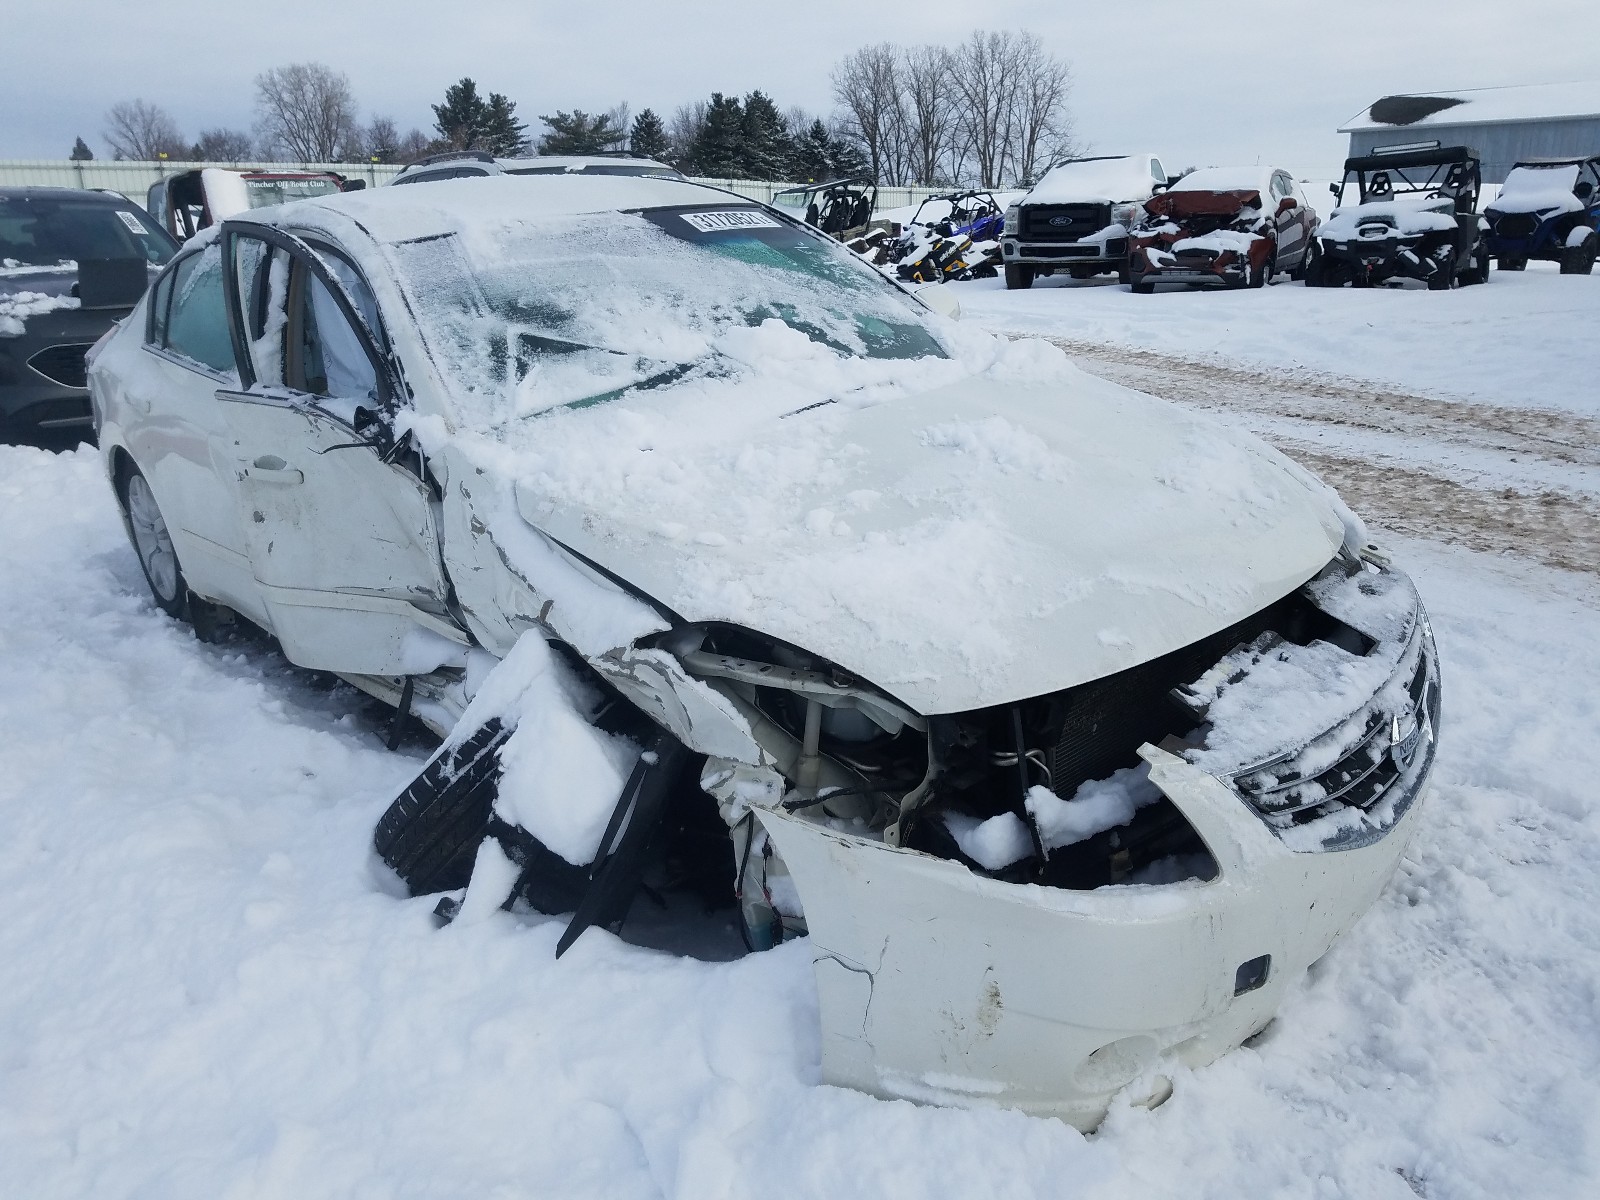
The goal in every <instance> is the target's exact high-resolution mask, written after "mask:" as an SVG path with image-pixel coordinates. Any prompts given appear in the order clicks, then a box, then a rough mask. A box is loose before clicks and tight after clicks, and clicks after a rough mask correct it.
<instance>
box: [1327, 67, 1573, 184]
mask: <svg viewBox="0 0 1600 1200" xmlns="http://www.w3.org/2000/svg"><path fill="white" fill-rule="evenodd" d="M1339 132H1340V133H1347V134H1349V135H1350V154H1351V156H1355V155H1364V154H1371V153H1373V152H1374V151H1375V150H1381V149H1383V148H1384V147H1386V146H1405V145H1415V144H1417V143H1433V142H1439V143H1442V144H1444V145H1452V146H1459V145H1466V146H1471V147H1472V148H1473V149H1474V150H1476V151H1478V153H1479V154H1480V155H1481V156H1482V159H1483V181H1484V182H1485V183H1503V182H1505V177H1506V172H1508V171H1510V170H1511V168H1512V166H1513V165H1514V164H1515V163H1516V162H1517V161H1518V160H1519V159H1525V158H1566V157H1570V156H1574V155H1580V154H1600V82H1594V83H1537V84H1528V85H1525V86H1522V87H1499V88H1471V89H1468V90H1466V91H1459V92H1425V93H1424V92H1419V93H1410V94H1406V95H1399V96H1385V97H1383V99H1381V100H1375V101H1374V102H1373V103H1372V104H1371V105H1370V106H1369V107H1368V108H1366V109H1365V110H1363V111H1362V112H1361V113H1360V114H1358V115H1357V116H1355V117H1353V118H1351V119H1350V120H1349V121H1347V122H1346V123H1345V124H1344V125H1342V126H1341V127H1340V128H1339Z"/></svg>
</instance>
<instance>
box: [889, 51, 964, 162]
mask: <svg viewBox="0 0 1600 1200" xmlns="http://www.w3.org/2000/svg"><path fill="white" fill-rule="evenodd" d="M900 78H901V80H902V81H903V83H904V86H905V125H906V143H907V157H908V163H907V169H908V174H909V175H910V178H911V181H912V182H915V183H924V184H933V183H936V182H937V181H938V179H939V176H940V172H941V168H943V167H944V166H945V165H946V163H947V160H948V158H949V156H950V152H951V150H952V149H953V146H954V132H955V130H954V126H955V112H954V106H953V105H952V104H951V90H952V88H953V86H954V85H953V84H952V82H951V79H950V51H949V50H947V49H945V48H944V47H943V46H912V47H910V48H909V49H907V50H905V51H904V52H903V57H902V60H901V68H900ZM953 174H954V173H952V177H953Z"/></svg>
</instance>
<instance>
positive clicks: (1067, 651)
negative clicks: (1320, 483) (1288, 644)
mask: <svg viewBox="0 0 1600 1200" xmlns="http://www.w3.org/2000/svg"><path fill="white" fill-rule="evenodd" d="M1068 370H1069V371H1070V374H1069V375H1067V377H1066V384H1067V386H1062V384H1061V383H1060V382H1057V383H1053V384H1049V385H1037V384H1015V383H1009V382H1004V381H999V380H995V379H992V378H981V377H978V378H969V379H966V380H964V381H961V382H957V383H954V384H947V385H945V386H941V387H937V388H935V389H934V390H931V391H926V392H923V393H922V394H919V395H910V396H901V397H898V398H894V399H890V400H886V401H882V402H879V403H871V404H863V405H861V406H858V407H849V406H847V405H846V404H845V403H844V402H843V401H840V402H832V403H824V404H823V405H821V406H820V407H814V408H810V409H808V410H806V411H802V412H796V413H792V414H789V415H785V416H778V415H776V414H773V415H770V416H766V417H762V418H760V419H758V420H750V419H743V420H741V419H740V417H739V415H738V414H730V420H729V421H728V422H727V424H726V431H725V432H723V431H722V430H719V431H718V433H716V434H714V435H712V436H710V437H707V436H706V435H705V426H704V424H703V423H702V422H700V421H698V420H696V419H694V414H689V415H688V416H681V417H679V418H678V419H672V417H671V415H670V408H671V404H670V403H669V401H667V400H666V399H665V398H658V399H656V400H654V401H647V402H643V403H641V404H640V405H637V406H634V405H630V406H629V407H627V408H622V407H619V406H615V405H607V406H602V407H601V408H597V409H592V410H589V412H588V413H587V414H582V413H570V414H562V415H561V417H560V418H559V419H558V420H556V421H545V420H541V421H540V422H539V423H538V424H539V425H540V426H541V427H542V430H543V434H544V436H542V437H541V439H540V440H541V442H543V443H545V447H546V448H545V449H544V450H541V451H539V452H537V453H536V454H535V455H533V456H526V457H522V458H520V460H519V461H518V462H516V463H504V462H503V463H502V465H501V467H500V469H501V470H504V471H505V473H506V474H508V475H515V476H517V477H518V482H517V483H516V485H515V496H516V506H517V509H518V511H519V512H520V514H521V516H522V518H523V519H524V520H526V521H527V522H529V523H530V524H532V525H534V526H536V527H538V528H539V529H541V530H543V531H544V532H545V533H546V534H547V535H549V536H550V537H552V538H555V539H556V540H558V541H560V542H561V543H563V544H565V545H566V546H568V547H570V548H571V549H573V550H575V551H577V552H578V553H580V554H582V555H584V556H585V557H587V558H589V559H591V560H592V561H594V562H596V563H598V564H599V565H601V566H602V567H604V568H605V569H606V570H608V571H610V572H611V573H613V574H614V575H616V576H617V577H619V578H621V579H623V580H626V581H627V582H628V583H629V584H631V585H632V586H633V587H635V588H637V589H638V590H640V591H641V592H643V593H645V594H646V595H648V596H650V597H652V598H654V599H655V600H657V601H659V602H660V603H662V604H664V605H666V606H667V607H669V608H670V609H672V610H673V611H674V612H675V613H676V614H677V615H678V616H680V617H682V618H684V619H686V620H689V621H724V622H730V623H733V624H736V625H741V626H744V627H746V628H749V629H753V630H756V631H760V632H763V633H765V634H768V635H770V636H772V637H775V638H779V639H782V640H784V641H787V642H790V643H792V644H795V645H799V646H801V647H804V648H805V649H807V650H810V651H812V652H814V653H817V654H820V655H823V656H825V657H826V658H828V659H830V660H832V661H833V662H835V663H837V664H838V665H839V666H841V667H843V668H845V669H846V670H848V671H850V672H852V673H853V674H855V675H857V676H859V677H861V678H863V679H866V680H868V681H870V682H872V683H875V684H877V685H878V686H879V687H882V688H884V689H885V690H886V691H888V692H890V693H891V694H893V695H895V696H897V697H898V698H899V699H900V700H902V701H903V702H905V703H906V704H907V705H909V706H911V707H912V708H914V709H916V710H918V711H920V712H923V713H928V714H933V713H944V712H960V711H965V710H969V709H975V708H981V707H986V706H989V705H994V704H1000V703H1005V702H1008V701H1012V700H1017V699H1020V698H1023V697H1028V696H1035V695H1041V694H1045V693H1048V692H1052V691H1055V690H1059V689H1061V688H1065V687H1070V686H1072V685H1075V684H1078V683H1082V682H1085V681H1087V680H1091V679H1096V678H1099V677H1102V676H1105V675H1108V674H1111V673H1113V672H1116V671H1120V670H1123V669H1125V668H1127V667H1129V666H1133V665H1135V664H1138V663H1140V662H1144V661H1146V660H1149V659H1151V658H1154V657H1157V656H1159V655H1161V654H1164V653H1167V652H1168V651H1171V650H1174V649H1177V648H1179V647H1182V646H1185V645H1187V644H1189V643H1192V642H1194V641H1196V640H1198V639H1200V638H1202V637H1205V636H1206V635H1208V634H1211V633H1214V632H1215V631H1217V630H1219V629H1222V628H1225V627H1226V626H1228V625H1230V624H1232V623H1234V622H1236V621H1238V620H1240V619H1241V618H1243V617H1245V616H1247V615H1249V614H1250V613H1253V612H1255V611H1257V610H1259V609H1260V608H1262V607H1263V606H1265V605H1266V604H1268V603H1270V602H1271V601H1273V600H1275V599H1277V598H1279V597H1281V596H1283V595H1285V594H1287V593H1288V592H1290V591H1292V590H1293V589H1294V588H1295V587H1297V586H1299V585H1300V584H1302V583H1303V582H1305V581H1306V580H1307V579H1309V578H1310V577H1311V576H1312V575H1314V574H1315V573H1316V572H1317V571H1318V570H1319V569H1320V568H1321V567H1322V566H1324V565H1325V564H1326V562H1327V561H1328V559H1329V558H1330V557H1332V555H1333V554H1334V552H1335V550H1336V549H1337V548H1338V546H1339V544H1340V542H1341V540H1342V538H1343V527H1342V525H1341V521H1340V518H1339V516H1338V515H1337V513H1336V512H1335V510H1334V508H1333V506H1332V504H1331V503H1330V502H1329V501H1328V500H1327V499H1326V498H1325V497H1323V496H1322V495H1319V494H1318V493H1317V492H1316V491H1315V490H1314V485H1310V484H1308V483H1306V482H1304V476H1303V475H1301V474H1297V473H1296V471H1295V469H1294V468H1292V467H1291V466H1289V465H1288V464H1286V462H1285V460H1283V459H1282V458H1281V456H1279V455H1278V454H1277V453H1276V452H1275V451H1273V450H1271V449H1269V448H1268V447H1267V446H1266V445H1265V444H1263V443H1261V442H1259V441H1257V440H1255V439H1254V438H1250V437H1248V436H1245V435H1234V434H1231V433H1228V432H1226V431H1224V430H1222V429H1221V428H1219V427H1215V426H1213V425H1211V424H1209V423H1208V422H1206V421H1204V420H1202V419H1200V418H1196V417H1193V416H1190V415H1188V414H1184V413H1182V412H1180V411H1178V410H1175V409H1173V408H1171V407H1170V406H1168V405H1166V404H1163V403H1162V402H1160V401H1158V400H1155V399H1153V398H1151V397H1149V396H1145V395H1142V394H1140V393H1137V392H1133V391H1130V390H1128V389H1125V388H1122V387H1119V386H1117V385H1114V384H1110V383H1106V382H1104V381H1101V380H1097V379H1094V378H1092V377H1090V376H1087V375H1083V374H1081V373H1079V372H1076V371H1071V370H1070V368H1068ZM723 403H724V404H725V403H726V401H725V400H724V401H723ZM651 407H653V408H654V411H651ZM608 410H609V411H608ZM585 417H587V418H588V419H591V420H595V419H598V420H599V421H600V422H601V423H602V425H603V427H600V426H592V427H589V428H587V429H586V431H585V432H584V434H583V436H582V437H573V436H571V431H572V430H575V429H578V428H579V425H578V422H579V421H580V420H582V419H584V418H585ZM563 423H565V425H566V428H565V429H563ZM686 429H692V430H693V435H692V436H690V435H689V434H687V433H685V434H683V435H681V436H680V435H679V433H678V431H680V430H686ZM597 439H604V442H605V445H604V449H603V450H600V451H596V450H594V449H592V448H593V447H594V446H595V444H596V441H597ZM534 458H537V459H538V460H539V461H538V462H535V461H533V459H534Z"/></svg>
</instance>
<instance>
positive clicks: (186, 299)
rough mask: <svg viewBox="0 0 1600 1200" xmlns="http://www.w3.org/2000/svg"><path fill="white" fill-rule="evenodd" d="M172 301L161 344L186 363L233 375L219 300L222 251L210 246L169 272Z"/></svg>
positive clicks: (225, 315) (225, 321) (229, 342)
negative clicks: (184, 359)
mask: <svg viewBox="0 0 1600 1200" xmlns="http://www.w3.org/2000/svg"><path fill="white" fill-rule="evenodd" d="M171 278H172V285H171V286H172V300H171V303H170V305H169V307H168V309H167V314H166V328H165V331H164V332H165V337H164V339H163V341H162V343H161V344H162V345H164V346H165V347H166V349H168V350H170V351H171V352H172V353H174V354H177V355H181V356H182V357H184V358H186V359H188V360H189V361H190V362H194V363H198V364H199V365H201V366H203V367H206V368H208V369H209V370H212V371H215V372H217V373H218V374H222V375H227V374H231V373H233V372H234V370H235V369H236V368H235V363H234V361H233V340H232V337H231V335H230V334H229V332H228V313H227V309H226V308H225V307H224V305H223V299H222V252H221V251H220V250H219V249H218V248H217V246H216V244H215V243H213V244H211V245H210V246H207V247H206V248H205V249H204V250H202V251H201V252H200V253H199V254H193V255H190V256H189V257H188V258H186V259H184V260H183V261H182V262H181V263H179V264H178V267H177V269H176V270H175V271H173V272H172V276H171Z"/></svg>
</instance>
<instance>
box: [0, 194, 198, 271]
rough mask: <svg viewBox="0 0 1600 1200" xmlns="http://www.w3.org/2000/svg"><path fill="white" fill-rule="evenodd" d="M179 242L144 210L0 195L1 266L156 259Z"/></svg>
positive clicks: (167, 255) (158, 261) (159, 260)
mask: <svg viewBox="0 0 1600 1200" xmlns="http://www.w3.org/2000/svg"><path fill="white" fill-rule="evenodd" d="M177 251H178V247H177V245H176V244H175V243H174V242H173V241H172V239H171V238H169V237H168V236H167V235H166V234H165V233H164V232H163V231H162V230H161V229H160V228H158V227H157V226H156V224H155V223H154V222H153V221H151V220H150V218H149V217H147V216H145V214H144V213H142V212H140V211H139V210H138V209H136V208H134V207H133V206H132V205H129V206H128V207H126V208H124V207H122V206H120V205H115V204H103V203H98V202H96V201H93V200H88V199H84V200H75V199H65V200H62V199H57V198H55V197H53V196H50V197H40V196H13V197H10V198H8V199H0V266H3V267H49V266H58V265H60V266H66V267H71V266H73V265H74V264H76V263H77V261H78V260H79V259H83V258H141V259H144V260H145V261H146V262H148V263H153V264H156V265H160V264H161V263H165V262H167V261H168V260H169V259H171V257H172V256H173V255H174V254H176V253H177Z"/></svg>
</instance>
